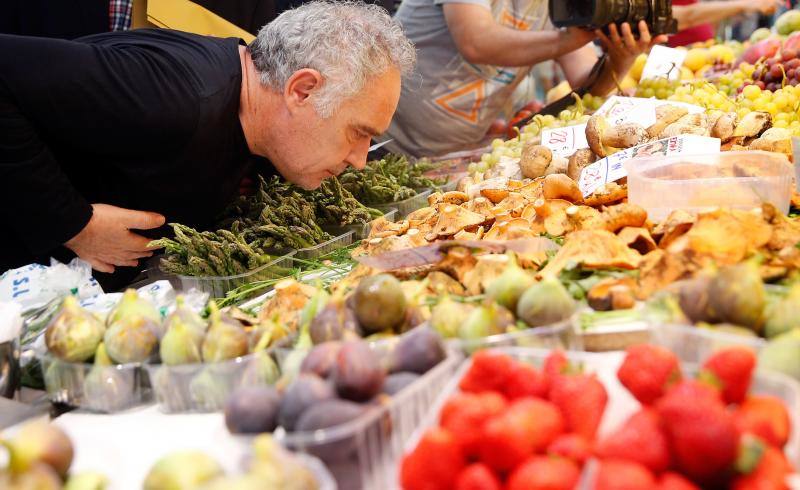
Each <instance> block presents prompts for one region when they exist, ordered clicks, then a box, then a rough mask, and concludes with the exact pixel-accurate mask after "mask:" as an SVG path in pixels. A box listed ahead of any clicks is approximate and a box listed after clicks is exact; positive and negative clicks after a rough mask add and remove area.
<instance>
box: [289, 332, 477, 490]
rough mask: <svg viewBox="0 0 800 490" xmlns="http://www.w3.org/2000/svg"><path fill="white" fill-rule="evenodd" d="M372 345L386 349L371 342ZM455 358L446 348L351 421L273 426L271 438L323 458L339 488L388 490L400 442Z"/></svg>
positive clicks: (442, 383) (451, 368)
mask: <svg viewBox="0 0 800 490" xmlns="http://www.w3.org/2000/svg"><path fill="white" fill-rule="evenodd" d="M373 348H377V349H387V351H388V349H389V348H390V347H389V344H388V343H377V345H376V346H374V347H373ZM460 360H461V355H460V354H459V353H458V352H457V351H455V350H453V349H450V350H448V355H447V357H446V358H445V359H444V360H443V361H442V362H440V363H439V364H438V365H436V366H435V367H434V368H432V369H431V370H430V371H428V372H427V373H425V374H424V375H423V376H422V377H421V378H420V379H419V380H417V381H415V382H414V383H412V384H411V385H410V386H408V387H406V388H405V389H404V390H403V391H401V392H399V393H398V394H396V395H394V396H393V397H391V398H390V399H389V401H388V402H385V403H384V404H381V405H376V406H375V408H374V409H372V410H370V411H368V412H367V413H365V414H364V415H363V416H361V417H359V418H358V419H355V420H353V421H351V422H348V423H346V424H341V425H338V426H335V427H331V428H329V429H323V430H318V431H314V432H292V433H286V432H284V431H283V430H282V429H278V430H277V431H276V432H275V434H274V435H275V438H276V439H277V440H279V441H281V443H282V444H284V445H285V446H286V447H288V448H289V449H292V450H295V451H300V452H307V453H310V454H312V455H314V456H317V457H318V458H320V459H321V460H322V461H324V462H325V464H326V465H327V467H328V469H329V470H330V471H331V473H332V474H333V475H334V477H335V478H336V481H337V483H338V485H339V488H340V489H346V490H361V489H363V490H371V489H379V488H381V489H384V488H390V487H391V486H392V485H393V482H394V479H395V471H394V467H395V464H396V462H397V461H398V460H399V457H400V456H401V455H402V453H403V448H404V446H405V441H406V440H407V439H408V438H409V437H410V436H411V434H413V432H414V430H415V429H416V428H417V426H418V425H419V424H420V422H421V421H422V419H423V417H424V416H425V414H426V413H427V412H428V409H429V407H430V405H431V403H433V401H434V400H435V399H436V398H437V397H438V396H439V394H440V393H441V390H442V389H443V388H444V387H445V386H446V385H447V384H448V383H449V382H450V380H451V379H452V376H453V373H454V372H455V370H456V368H457V367H458V365H459V363H460Z"/></svg>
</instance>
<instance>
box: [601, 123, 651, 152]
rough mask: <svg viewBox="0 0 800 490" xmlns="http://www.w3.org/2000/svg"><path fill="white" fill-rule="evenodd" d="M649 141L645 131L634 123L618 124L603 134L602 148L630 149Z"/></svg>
mask: <svg viewBox="0 0 800 490" xmlns="http://www.w3.org/2000/svg"><path fill="white" fill-rule="evenodd" d="M648 139H649V136H648V134H647V130H646V129H644V127H642V126H641V125H639V124H636V123H625V124H618V125H616V126H613V127H610V128H608V129H607V130H606V132H605V133H604V134H603V146H606V147H609V146H610V147H613V148H631V147H634V146H638V145H641V144H642V143H646V142H647V140H648Z"/></svg>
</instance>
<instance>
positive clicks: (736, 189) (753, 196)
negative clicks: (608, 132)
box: [625, 151, 793, 222]
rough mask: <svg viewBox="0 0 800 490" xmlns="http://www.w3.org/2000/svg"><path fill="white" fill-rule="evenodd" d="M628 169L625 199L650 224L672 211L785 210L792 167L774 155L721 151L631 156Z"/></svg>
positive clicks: (790, 188)
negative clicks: (765, 205)
mask: <svg viewBox="0 0 800 490" xmlns="http://www.w3.org/2000/svg"><path fill="white" fill-rule="evenodd" d="M625 169H626V171H627V172H628V202H630V203H631V204H637V205H639V206H642V207H643V208H644V209H645V210H647V215H648V217H649V218H650V219H651V220H653V221H654V222H658V221H662V220H663V219H665V218H666V217H667V216H668V215H669V214H670V213H671V212H672V211H673V210H676V209H683V210H686V211H689V212H700V211H707V210H709V209H713V208H718V207H721V208H722V207H724V208H733V209H745V210H748V209H753V208H757V207H760V206H761V204H762V202H769V203H772V204H773V205H774V206H775V207H776V208H778V209H779V210H780V211H781V212H783V213H784V214H785V213H787V212H788V211H789V200H790V198H791V193H792V176H793V172H792V167H791V165H790V164H789V163H788V159H787V158H786V157H785V156H784V155H782V154H779V153H768V152H764V151H726V152H722V153H718V154H708V155H674V156H669V157H652V158H644V159H633V160H630V161H628V162H626V163H625Z"/></svg>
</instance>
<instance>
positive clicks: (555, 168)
mask: <svg viewBox="0 0 800 490" xmlns="http://www.w3.org/2000/svg"><path fill="white" fill-rule="evenodd" d="M568 169H569V160H567V159H566V158H564V157H560V156H558V155H554V156H553V159H552V160H551V161H550V165H548V166H547V170H545V171H544V174H545V175H552V174H565V173H567V170H568Z"/></svg>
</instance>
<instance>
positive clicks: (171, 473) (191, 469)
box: [142, 451, 223, 490]
mask: <svg viewBox="0 0 800 490" xmlns="http://www.w3.org/2000/svg"><path fill="white" fill-rule="evenodd" d="M222 474H223V470H222V467H221V466H220V465H219V463H217V462H216V461H215V460H214V459H213V458H212V457H210V456H208V455H207V454H205V453H203V452H201V451H178V452H174V453H172V454H168V455H166V456H164V457H163V458H161V459H159V460H158V461H156V463H155V464H154V465H153V467H152V468H150V471H149V472H148V473H147V476H146V477H145V480H144V485H143V487H142V488H143V489H144V490H175V489H181V490H182V489H190V488H198V487H199V486H201V485H202V484H204V483H207V482H210V481H212V480H213V479H214V478H216V477H218V476H221V475H222Z"/></svg>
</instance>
